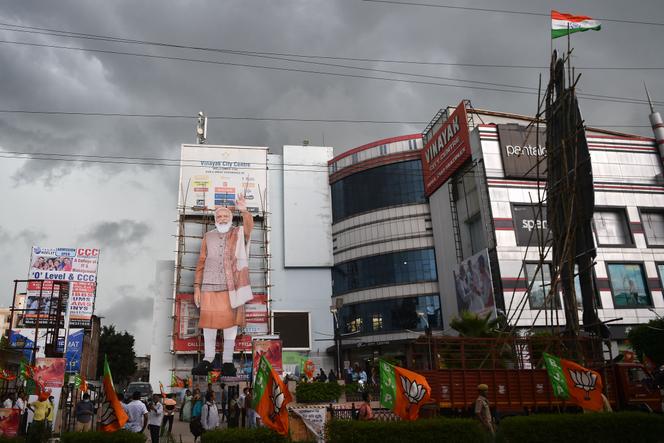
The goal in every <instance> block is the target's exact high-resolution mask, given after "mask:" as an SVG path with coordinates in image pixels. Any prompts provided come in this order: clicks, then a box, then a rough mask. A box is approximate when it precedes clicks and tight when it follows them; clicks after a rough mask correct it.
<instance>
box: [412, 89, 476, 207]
mask: <svg viewBox="0 0 664 443" xmlns="http://www.w3.org/2000/svg"><path fill="white" fill-rule="evenodd" d="M445 115H446V114H443V117H442V118H445ZM470 157H471V152H470V137H469V134H468V120H467V117H466V103H465V102H464V101H461V103H459V106H457V107H456V109H455V110H454V111H453V112H452V113H451V114H449V115H447V118H446V119H445V120H444V121H442V122H435V123H434V125H433V126H432V128H431V130H430V131H429V132H428V133H426V134H424V149H422V169H423V173H424V192H425V194H426V195H427V196H430V195H431V194H433V192H434V191H435V190H436V189H438V188H439V187H440V186H442V185H443V184H444V183H445V182H446V181H447V180H448V179H449V178H450V176H451V175H452V174H454V173H455V172H456V170H457V169H459V167H460V166H461V165H462V164H463V163H465V162H466V161H467V160H468V159H470Z"/></svg>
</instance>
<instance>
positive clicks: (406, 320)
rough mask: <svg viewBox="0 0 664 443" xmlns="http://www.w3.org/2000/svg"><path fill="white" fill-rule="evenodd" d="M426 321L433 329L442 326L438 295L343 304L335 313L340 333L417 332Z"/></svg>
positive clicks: (422, 327)
mask: <svg viewBox="0 0 664 443" xmlns="http://www.w3.org/2000/svg"><path fill="white" fill-rule="evenodd" d="M427 322H428V323H429V326H430V327H431V328H433V329H436V328H438V329H440V328H442V326H443V320H442V315H441V309H440V297H439V296H438V294H430V295H421V296H418V297H406V298H397V299H388V300H376V301H370V302H365V303H355V304H352V305H344V306H343V307H342V308H341V310H340V314H339V327H340V328H341V333H342V334H352V333H358V334H372V333H381V332H394V331H403V330H404V329H410V330H412V331H421V330H423V329H424V328H425V327H426V324H427ZM342 340H343V338H342Z"/></svg>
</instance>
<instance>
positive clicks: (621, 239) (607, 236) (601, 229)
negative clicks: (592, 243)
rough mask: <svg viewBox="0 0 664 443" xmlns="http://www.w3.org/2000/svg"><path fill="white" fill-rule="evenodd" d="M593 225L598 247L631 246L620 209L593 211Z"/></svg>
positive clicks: (627, 229)
mask: <svg viewBox="0 0 664 443" xmlns="http://www.w3.org/2000/svg"><path fill="white" fill-rule="evenodd" d="M593 225H594V226H595V235H596V237H597V244H598V245H599V246H625V245H629V246H631V245H632V244H633V243H632V236H631V234H630V232H629V226H628V225H627V216H626V214H625V211H624V210H622V209H618V210H600V211H595V214H594V215H593Z"/></svg>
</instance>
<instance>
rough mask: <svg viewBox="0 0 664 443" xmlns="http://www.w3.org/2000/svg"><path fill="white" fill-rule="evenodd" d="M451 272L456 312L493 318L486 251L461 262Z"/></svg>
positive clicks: (491, 292)
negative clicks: (468, 312)
mask: <svg viewBox="0 0 664 443" xmlns="http://www.w3.org/2000/svg"><path fill="white" fill-rule="evenodd" d="M452 272H453V274H454V285H455V288H456V298H457V309H458V312H459V313H461V312H462V311H470V312H472V313H475V314H477V315H479V316H482V317H484V316H486V315H487V314H489V315H490V316H491V317H495V315H496V302H495V296H494V291H493V281H492V279H491V266H490V265H489V251H488V249H484V250H482V251H480V252H478V253H477V254H475V255H472V256H470V257H469V258H467V259H465V260H463V261H462V262H461V263H459V264H457V265H456V266H455V268H454V270H453V271H452Z"/></svg>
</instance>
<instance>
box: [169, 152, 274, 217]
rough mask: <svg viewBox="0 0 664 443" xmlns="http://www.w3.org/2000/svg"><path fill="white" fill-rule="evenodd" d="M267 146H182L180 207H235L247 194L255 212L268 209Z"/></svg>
mask: <svg viewBox="0 0 664 443" xmlns="http://www.w3.org/2000/svg"><path fill="white" fill-rule="evenodd" d="M267 149H268V148H266V147H253V146H224V145H182V153H181V159H182V166H181V167H180V197H179V202H180V207H182V208H184V209H185V211H190V210H204V209H214V208H215V206H233V205H234V204H235V200H236V198H237V197H238V196H240V195H244V197H245V198H246V201H247V210H248V211H249V212H251V213H252V214H258V213H263V212H264V211H265V205H266V201H265V196H266V194H265V190H266V189H267Z"/></svg>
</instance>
